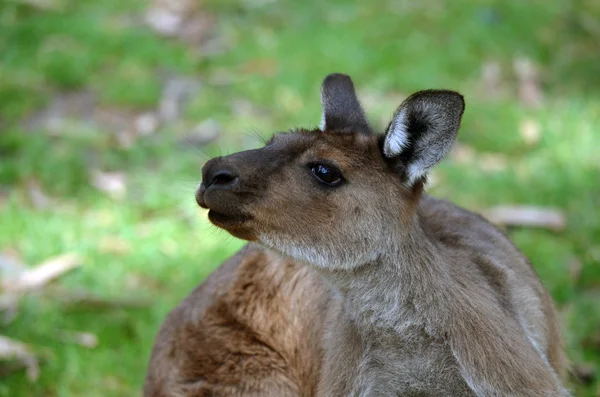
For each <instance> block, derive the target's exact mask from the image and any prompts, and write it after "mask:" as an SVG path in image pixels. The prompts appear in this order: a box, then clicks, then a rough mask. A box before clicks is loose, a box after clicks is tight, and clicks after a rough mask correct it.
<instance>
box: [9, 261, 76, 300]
mask: <svg viewBox="0 0 600 397" xmlns="http://www.w3.org/2000/svg"><path fill="white" fill-rule="evenodd" d="M79 265H80V260H79V257H78V256H77V255H76V254H73V253H71V254H65V255H60V256H57V257H54V258H50V259H48V260H46V261H44V262H42V263H41V264H39V265H37V266H35V267H33V268H31V269H28V270H25V271H24V272H22V273H21V274H20V275H19V276H18V277H17V278H16V279H15V280H12V281H10V282H6V281H5V282H3V283H2V289H4V290H5V291H6V292H8V293H20V292H28V291H31V290H34V289H38V288H40V287H43V286H44V285H46V284H48V283H49V282H50V281H52V280H54V279H55V278H57V277H59V276H61V275H62V274H64V273H66V272H68V271H70V270H72V269H74V268H76V267H78V266H79Z"/></svg>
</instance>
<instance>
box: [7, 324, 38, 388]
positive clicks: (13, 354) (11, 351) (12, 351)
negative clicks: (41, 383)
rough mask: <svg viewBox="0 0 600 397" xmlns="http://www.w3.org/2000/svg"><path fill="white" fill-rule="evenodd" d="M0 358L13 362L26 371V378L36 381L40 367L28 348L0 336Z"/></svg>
mask: <svg viewBox="0 0 600 397" xmlns="http://www.w3.org/2000/svg"><path fill="white" fill-rule="evenodd" d="M0 358H2V359H8V360H15V361H17V362H19V363H20V364H22V365H23V366H24V367H25V368H26V369H27V377H28V378H29V380H30V381H35V380H37V378H38V376H39V374H40V367H39V364H38V360H37V358H36V357H35V355H34V354H33V353H32V352H31V349H30V348H29V346H27V345H25V344H24V343H21V342H17V341H15V340H13V339H10V338H7V337H5V336H2V335H0Z"/></svg>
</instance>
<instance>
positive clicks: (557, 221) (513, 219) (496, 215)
mask: <svg viewBox="0 0 600 397" xmlns="http://www.w3.org/2000/svg"><path fill="white" fill-rule="evenodd" d="M483 215H484V216H485V217H486V218H487V219H488V220H489V221H490V222H492V223H495V224H499V225H505V226H523V227H536V228H545V229H550V230H553V231H562V230H564V228H565V226H566V221H565V215H564V214H563V213H562V212H561V211H559V210H557V209H554V208H542V207H531V206H514V207H513V206H500V207H494V208H490V209H488V210H487V211H484V213H483Z"/></svg>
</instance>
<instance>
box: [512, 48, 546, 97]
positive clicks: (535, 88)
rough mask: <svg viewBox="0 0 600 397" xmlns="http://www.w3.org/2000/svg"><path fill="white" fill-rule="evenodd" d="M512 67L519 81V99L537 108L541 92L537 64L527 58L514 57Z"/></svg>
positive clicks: (541, 95)
mask: <svg viewBox="0 0 600 397" xmlns="http://www.w3.org/2000/svg"><path fill="white" fill-rule="evenodd" d="M513 68H514V70H515V74H516V76H517V79H518V81H519V99H520V100H521V103H522V104H523V105H524V106H526V107H532V108H537V107H539V106H540V105H541V104H542V100H543V94H542V89H541V88H540V81H539V72H538V69H537V66H536V65H535V64H534V63H533V61H532V60H531V59H529V58H525V57H521V58H516V59H515V60H514V62H513Z"/></svg>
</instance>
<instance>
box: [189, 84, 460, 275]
mask: <svg viewBox="0 0 600 397" xmlns="http://www.w3.org/2000/svg"><path fill="white" fill-rule="evenodd" d="M321 102H322V107H323V117H322V121H321V126H320V128H319V129H311V130H308V129H298V130H293V131H290V132H283V133H278V134H276V135H274V136H273V138H272V139H271V140H270V141H269V142H268V143H267V144H266V146H265V147H263V148H261V149H255V150H248V151H244V152H239V153H235V154H232V155H229V156H225V157H217V158H214V159H212V160H210V161H209V162H207V163H206V165H205V166H204V168H203V169H202V183H201V184H200V186H199V187H198V190H197V191H196V201H197V202H198V204H199V205H200V206H201V207H203V208H208V209H209V210H210V211H209V213H208V217H209V219H210V221H211V222H212V223H213V224H215V225H216V226H218V227H221V228H223V229H225V230H227V231H228V232H229V233H231V234H232V235H234V236H236V237H239V238H242V239H245V240H249V241H258V242H260V243H262V244H264V245H266V246H268V247H270V248H272V249H274V250H276V251H279V252H281V253H283V254H284V255H287V256H290V257H292V258H294V259H296V260H299V261H302V262H307V263H309V264H311V265H313V266H316V267H321V268H325V269H328V270H336V269H352V268H354V267H356V266H360V265H362V264H365V263H368V262H370V261H372V260H374V259H376V258H377V256H378V255H381V254H382V253H384V252H386V251H388V250H389V249H390V244H395V242H396V241H398V240H399V239H400V240H401V239H402V238H405V237H407V236H408V235H409V234H410V230H411V228H412V227H413V225H414V222H415V218H416V216H415V213H416V208H417V204H418V200H419V198H420V195H421V192H422V189H423V183H424V181H425V178H426V175H427V172H428V171H429V169H430V168H432V167H433V166H434V165H436V164H437V163H438V162H439V161H440V160H441V159H442V157H444V155H445V154H446V153H447V152H448V151H449V149H450V147H451V146H452V143H453V142H454V139H455V137H456V134H457V132H458V128H459V125H460V119H461V116H462V113H463V110H464V101H463V98H462V96H461V95H460V94H458V93H456V92H453V91H446V90H427V91H421V92H417V93H415V94H413V95H411V96H410V97H409V98H408V99H406V100H405V101H404V102H403V103H402V104H401V105H400V107H399V108H398V110H397V111H396V113H395V114H394V116H393V118H392V120H391V122H390V124H389V126H388V128H387V131H386V132H385V134H383V135H378V134H374V133H373V132H372V131H371V128H370V127H369V124H368V122H367V119H366V117H365V114H364V111H363V109H362V108H361V106H360V103H359V101H358V99H357V98H356V94H355V91H354V86H353V83H352V80H351V79H350V77H348V76H346V75H342V74H331V75H329V76H327V77H326V78H325V80H324V81H323V84H322V88H321Z"/></svg>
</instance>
